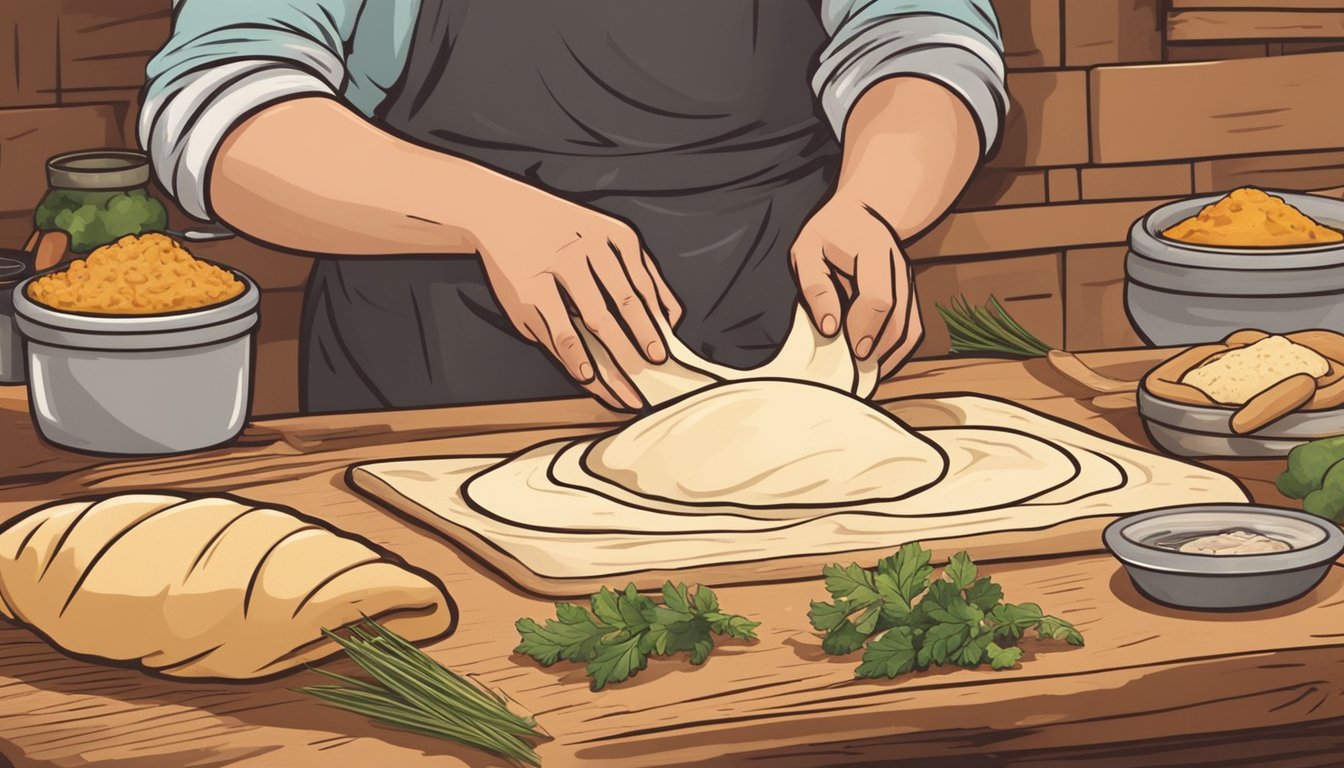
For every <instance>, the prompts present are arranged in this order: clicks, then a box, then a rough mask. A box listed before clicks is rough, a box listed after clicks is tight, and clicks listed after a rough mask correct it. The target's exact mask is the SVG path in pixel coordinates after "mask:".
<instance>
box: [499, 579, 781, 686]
mask: <svg viewBox="0 0 1344 768" xmlns="http://www.w3.org/2000/svg"><path fill="white" fill-rule="evenodd" d="M662 597H663V604H662V605H659V604H657V603H656V602H654V600H653V599H652V598H650V597H647V596H645V595H641V594H640V593H639V592H638V591H637V590H636V589H635V585H634V584H630V585H628V586H627V587H626V588H625V590H624V591H621V592H613V591H611V590H610V589H607V588H606V587H603V588H602V591H600V592H598V593H597V594H595V595H593V596H592V597H591V598H589V604H590V607H589V608H585V607H583V606H579V605H574V604H572V603H556V604H555V614H556V618H554V619H547V620H546V623H545V624H544V625H542V624H538V623H537V622H535V621H533V620H532V619H519V620H518V621H517V623H516V624H515V626H516V627H517V629H518V634H519V636H520V637H521V638H522V642H521V643H519V645H518V647H517V648H516V649H515V650H516V652H517V653H522V654H526V655H528V656H531V657H532V658H534V659H536V660H537V661H539V662H541V664H542V665H543V666H550V665H552V664H554V663H556V662H557V661H560V660H562V659H563V660H565V661H572V662H581V663H585V664H587V665H588V676H589V677H590V678H591V684H590V687H591V688H592V689H593V690H594V691H600V690H602V689H603V688H604V687H606V685H607V684H608V683H618V682H620V681H622V680H625V679H627V678H630V677H633V676H634V675H636V674H637V673H639V671H640V670H642V669H644V668H645V667H646V666H647V665H648V658H649V656H652V655H658V656H670V655H672V654H676V653H683V652H685V653H689V654H690V656H691V663H692V664H695V665H700V664H703V663H704V662H705V659H708V658H709V654H710V652H711V651H713V650H714V636H715V635H720V636H727V637H731V638H736V639H738V640H754V639H756V631H755V630H756V627H758V626H760V622H755V621H750V620H748V619H747V618H745V617H743V616H737V615H734V614H731V613H724V612H723V611H721V610H719V599H718V597H717V596H716V595H715V594H714V592H713V590H711V589H709V588H708V587H703V586H697V587H696V588H695V592H694V593H692V592H691V591H690V590H689V589H688V588H687V586H686V585H685V584H675V585H674V584H673V583H672V582H670V581H669V582H667V583H666V584H664V585H663V594H662Z"/></svg>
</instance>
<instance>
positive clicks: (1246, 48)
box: [1167, 43, 1269, 62]
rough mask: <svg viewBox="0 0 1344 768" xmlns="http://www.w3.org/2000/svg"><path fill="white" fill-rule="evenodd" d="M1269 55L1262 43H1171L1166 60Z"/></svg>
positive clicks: (1177, 60) (1255, 57)
mask: <svg viewBox="0 0 1344 768" xmlns="http://www.w3.org/2000/svg"><path fill="white" fill-rule="evenodd" d="M1268 55H1269V50H1268V48H1267V46H1266V45H1265V44H1264V43H1171V44H1170V45H1168V46H1167V61H1172V62H1185V61H1219V60H1221V59H1260V58H1264V57H1265V56H1268Z"/></svg>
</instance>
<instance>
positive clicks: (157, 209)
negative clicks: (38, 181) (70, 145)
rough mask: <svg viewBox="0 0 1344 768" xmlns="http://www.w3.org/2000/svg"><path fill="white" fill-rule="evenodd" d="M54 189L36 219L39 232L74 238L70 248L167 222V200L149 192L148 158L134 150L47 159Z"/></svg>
mask: <svg viewBox="0 0 1344 768" xmlns="http://www.w3.org/2000/svg"><path fill="white" fill-rule="evenodd" d="M47 182H48V184H49V185H50V189H49V190H48V192H47V195H46V197H44V198H43V199H42V202H41V203H39V204H38V206H37V210H36V211H35V212H34V215H33V219H34V223H35V224H36V225H37V228H38V229H40V230H61V231H63V232H65V233H66V234H68V235H69V236H70V250H71V251H74V252H75V253H88V252H89V251H92V250H93V249H95V248H98V247H101V246H104V245H107V244H109V243H114V242H116V241H117V240H119V239H121V238H123V237H125V236H126V235H139V234H143V233H145V232H154V231H158V230H161V229H163V228H164V227H166V226H167V225H168V213H167V211H166V210H165V209H164V207H163V204H162V203H160V202H159V201H158V200H156V199H154V197H153V196H151V195H150V194H149V161H148V159H147V158H146V157H145V156H144V154H142V153H139V152H132V151H129V150H94V151H88V152H72V153H69V154H65V155H58V156H56V157H53V158H51V159H50V160H48V161H47Z"/></svg>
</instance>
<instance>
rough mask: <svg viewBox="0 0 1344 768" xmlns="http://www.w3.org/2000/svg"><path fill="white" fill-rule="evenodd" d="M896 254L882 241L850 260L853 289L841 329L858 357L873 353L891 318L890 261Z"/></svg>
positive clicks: (893, 296)
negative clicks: (880, 243) (850, 302)
mask: <svg viewBox="0 0 1344 768" xmlns="http://www.w3.org/2000/svg"><path fill="white" fill-rule="evenodd" d="M879 249H880V250H879ZM897 258H898V254H897V253H896V251H895V246H894V245H892V244H886V245H883V246H878V247H876V248H874V247H871V246H870V247H869V248H867V249H866V250H864V251H862V252H860V253H859V254H857V256H856V258H855V260H854V261H855V263H854V287H855V288H856V289H857V292H856V295H855V296H854V303H853V304H851V305H850V306H849V313H848V315H847V316H846V318H845V330H846V331H847V332H848V334H849V343H850V345H851V346H852V347H853V348H854V355H855V356H856V357H858V358H859V359H860V360H867V359H868V356H869V355H871V354H872V353H873V350H874V348H875V347H876V345H877V340H878V337H879V336H880V335H881V333H882V329H883V328H884V327H886V325H887V321H888V320H889V319H890V318H891V309H892V307H894V306H895V305H896V285H895V282H894V280H893V277H892V272H893V268H892V262H893V261H894V260H895V259H897ZM894 330H896V331H899V329H894Z"/></svg>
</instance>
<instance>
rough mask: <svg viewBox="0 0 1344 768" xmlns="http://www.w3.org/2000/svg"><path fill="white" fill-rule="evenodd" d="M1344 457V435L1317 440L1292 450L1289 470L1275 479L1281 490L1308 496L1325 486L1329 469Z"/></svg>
mask: <svg viewBox="0 0 1344 768" xmlns="http://www.w3.org/2000/svg"><path fill="white" fill-rule="evenodd" d="M1341 459H1344V435H1341V436H1339V437H1327V438H1325V439H1323V440H1314V441H1312V442H1310V443H1307V444H1305V445H1299V446H1297V447H1296V448H1294V449H1293V450H1291V451H1289V452H1288V469H1287V471H1285V472H1284V473H1283V474H1281V475H1279V477H1278V479H1277V480H1276V481H1275V485H1277V486H1278V488H1279V492H1280V493H1282V494H1283V495H1284V496H1287V497H1289V498H1292V499H1303V498H1306V496H1307V494H1309V493H1311V492H1312V491H1314V490H1316V489H1318V488H1320V487H1321V485H1322V484H1323V482H1324V480H1325V475H1326V473H1327V471H1328V470H1330V469H1331V467H1333V466H1334V465H1335V463H1336V462H1338V461H1340V460H1341Z"/></svg>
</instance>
